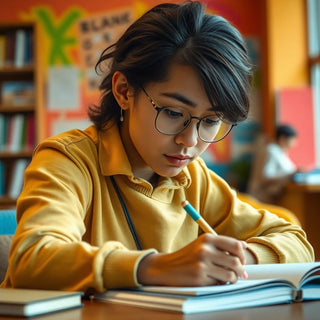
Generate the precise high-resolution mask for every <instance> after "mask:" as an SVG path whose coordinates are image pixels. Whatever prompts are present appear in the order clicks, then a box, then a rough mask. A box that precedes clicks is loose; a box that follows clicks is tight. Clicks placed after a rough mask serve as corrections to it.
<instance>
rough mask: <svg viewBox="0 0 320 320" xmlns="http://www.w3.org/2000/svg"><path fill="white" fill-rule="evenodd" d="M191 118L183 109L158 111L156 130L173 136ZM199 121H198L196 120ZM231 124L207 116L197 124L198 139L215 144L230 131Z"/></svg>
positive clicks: (180, 130)
mask: <svg viewBox="0 0 320 320" xmlns="http://www.w3.org/2000/svg"><path fill="white" fill-rule="evenodd" d="M191 121H192V117H191V115H190V114H189V112H188V111H186V110H184V109H183V108H178V107H176V108H175V107H171V108H162V109H160V110H158V115H157V117H156V121H155V124H156V128H157V130H159V131H160V132H161V133H164V134H168V135H174V134H178V133H180V132H182V131H183V130H184V129H185V128H187V127H188V125H189V124H190V122H191ZM198 121H199V120H198ZM231 128H232V124H230V123H226V122H223V121H222V120H221V119H220V118H219V117H217V116H214V115H212V116H207V117H204V118H202V119H201V120H200V122H198V124H197V129H198V135H199V138H200V139H201V140H203V141H206V142H216V141H219V140H221V139H223V138H224V137H225V136H226V135H227V134H228V133H229V132H230V130H231Z"/></svg>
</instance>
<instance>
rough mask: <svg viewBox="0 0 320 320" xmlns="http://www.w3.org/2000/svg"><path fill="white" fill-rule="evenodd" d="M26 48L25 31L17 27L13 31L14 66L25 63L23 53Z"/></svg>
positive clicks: (17, 66)
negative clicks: (14, 31)
mask: <svg viewBox="0 0 320 320" xmlns="http://www.w3.org/2000/svg"><path fill="white" fill-rule="evenodd" d="M26 49H27V32H26V30H24V29H18V30H17V31H16V33H15V50H14V66H15V67H16V68H21V67H23V66H24V65H25V55H26Z"/></svg>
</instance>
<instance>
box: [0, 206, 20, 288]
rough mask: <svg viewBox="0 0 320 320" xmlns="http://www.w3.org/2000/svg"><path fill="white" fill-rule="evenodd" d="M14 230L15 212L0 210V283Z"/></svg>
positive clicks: (15, 225)
mask: <svg viewBox="0 0 320 320" xmlns="http://www.w3.org/2000/svg"><path fill="white" fill-rule="evenodd" d="M16 228H17V220H16V211H15V210H14V209H12V210H0V283H1V282H2V281H3V279H4V276H5V274H6V271H7V268H8V256H9V250H10V246H11V241H12V237H13V234H14V233H15V231H16Z"/></svg>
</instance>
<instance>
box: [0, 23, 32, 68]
mask: <svg viewBox="0 0 320 320" xmlns="http://www.w3.org/2000/svg"><path fill="white" fill-rule="evenodd" d="M32 62H33V30H32V29H30V28H18V29H16V30H14V29H12V30H8V31H7V32H4V33H2V34H0V68H3V67H16V68H21V67H25V66H28V65H30V64H32Z"/></svg>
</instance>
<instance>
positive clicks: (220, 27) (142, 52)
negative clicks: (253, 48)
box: [88, 1, 251, 129]
mask: <svg viewBox="0 0 320 320" xmlns="http://www.w3.org/2000/svg"><path fill="white" fill-rule="evenodd" d="M204 11H205V8H204V7H203V5H202V4H201V3H200V2H198V1H188V2H185V3H183V4H181V5H177V4H173V3H164V4H160V5H158V6H155V7H154V8H152V9H151V10H149V11H148V12H146V13H145V14H144V15H142V16H141V17H140V18H139V19H138V20H136V21H135V22H134V23H133V24H132V25H131V26H130V27H129V28H128V29H127V30H126V31H125V33H124V34H123V35H122V36H121V38H120V39H119V40H118V41H117V42H116V43H115V44H113V45H111V46H109V47H108V48H106V49H105V50H104V51H103V52H102V54H101V56H100V58H99V60H98V62H97V64H96V71H98V68H99V69H100V70H102V68H103V63H105V62H106V61H109V60H111V64H110V66H109V69H108V70H109V71H108V73H107V75H106V76H105V78H104V79H103V81H102V83H101V85H100V89H101V90H102V98H101V105H100V106H90V107H89V112H88V114H89V117H90V119H91V120H92V121H93V123H94V124H95V125H96V127H97V128H98V129H101V128H102V127H103V126H104V125H105V124H106V123H107V122H108V121H109V120H112V119H113V120H115V121H117V122H118V123H119V118H120V107H119V106H118V104H117V102H116V100H115V98H114V96H113V93H112V76H113V74H114V72H116V71H120V72H122V73H123V74H124V75H125V76H126V77H127V79H128V82H129V83H130V85H131V86H133V88H134V89H135V93H138V92H140V90H141V86H145V85H146V84H147V83H149V82H157V81H163V80H165V79H166V77H167V75H168V69H169V66H170V64H172V63H180V64H183V65H189V66H191V67H193V68H194V69H195V70H196V71H197V72H198V73H199V76H200V77H201V79H202V82H203V85H204V88H205V91H206V93H207V96H208V99H209V101H210V103H211V104H212V105H218V106H219V108H221V113H222V115H223V117H224V118H225V119H226V120H228V121H230V122H232V123H236V122H240V121H243V120H245V119H246V118H247V115H248V111H249V96H248V91H249V87H250V84H251V65H250V62H249V58H248V53H247V49H246V47H245V44H244V41H243V39H242V37H241V35H240V33H239V32H238V30H237V29H235V28H234V27H233V26H232V25H231V24H230V23H229V22H228V21H227V20H225V19H224V18H222V17H220V16H216V15H209V14H205V12H204Z"/></svg>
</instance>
